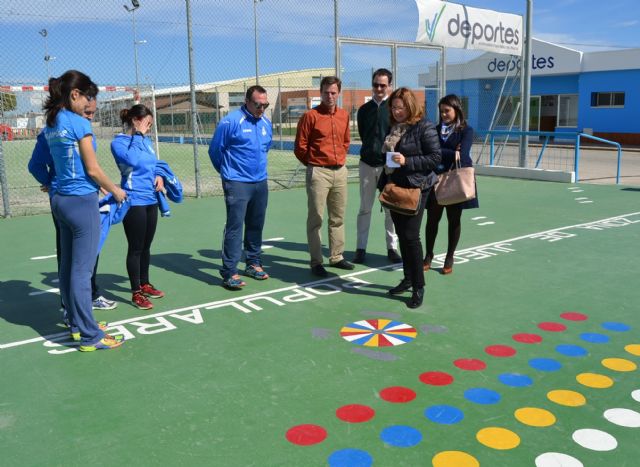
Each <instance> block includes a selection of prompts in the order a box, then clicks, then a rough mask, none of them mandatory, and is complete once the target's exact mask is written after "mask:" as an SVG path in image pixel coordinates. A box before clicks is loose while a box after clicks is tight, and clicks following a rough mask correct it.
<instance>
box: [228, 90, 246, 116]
mask: <svg viewBox="0 0 640 467" xmlns="http://www.w3.org/2000/svg"><path fill="white" fill-rule="evenodd" d="M244 95H245V93H244V92H230V93H229V112H231V111H232V110H236V109H239V108H240V107H242V105H243V104H244Z"/></svg>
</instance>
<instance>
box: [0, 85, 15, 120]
mask: <svg viewBox="0 0 640 467" xmlns="http://www.w3.org/2000/svg"><path fill="white" fill-rule="evenodd" d="M17 106H18V101H17V100H16V95H15V94H12V93H10V92H2V91H0V116H2V117H4V113H5V112H11V111H12V110H15V108H16V107H17Z"/></svg>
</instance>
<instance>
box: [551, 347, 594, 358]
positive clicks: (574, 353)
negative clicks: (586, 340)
mask: <svg viewBox="0 0 640 467" xmlns="http://www.w3.org/2000/svg"><path fill="white" fill-rule="evenodd" d="M556 351H557V352H558V353H561V354H562V355H566V356H567V357H584V356H585V355H587V350H586V349H585V348H584V347H580V346H579V345H573V344H560V345H557V346H556Z"/></svg>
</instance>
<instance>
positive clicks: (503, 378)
mask: <svg viewBox="0 0 640 467" xmlns="http://www.w3.org/2000/svg"><path fill="white" fill-rule="evenodd" d="M498 379H499V380H500V382H501V383H502V384H506V385H507V386H513V387H516V388H522V387H525V386H531V385H532V384H533V381H532V380H531V378H529V377H528V376H527V375H521V374H519V373H503V374H501V375H500V376H498Z"/></svg>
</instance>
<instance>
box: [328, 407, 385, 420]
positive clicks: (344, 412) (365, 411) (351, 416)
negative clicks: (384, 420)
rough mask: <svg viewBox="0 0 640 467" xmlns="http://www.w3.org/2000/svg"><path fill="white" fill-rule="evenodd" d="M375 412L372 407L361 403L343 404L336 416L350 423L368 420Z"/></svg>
mask: <svg viewBox="0 0 640 467" xmlns="http://www.w3.org/2000/svg"><path fill="white" fill-rule="evenodd" d="M375 414H376V412H375V410H373V409H372V408H371V407H368V406H366V405H359V404H351V405H343V406H342V407H340V408H339V409H338V410H336V417H338V418H339V419H340V420H342V421H343V422H349V423H362V422H368V421H369V420H371V419H372V418H373V416H374V415H375Z"/></svg>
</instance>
